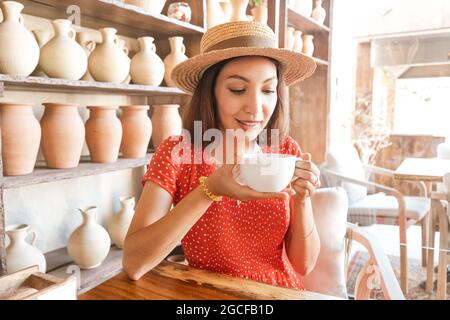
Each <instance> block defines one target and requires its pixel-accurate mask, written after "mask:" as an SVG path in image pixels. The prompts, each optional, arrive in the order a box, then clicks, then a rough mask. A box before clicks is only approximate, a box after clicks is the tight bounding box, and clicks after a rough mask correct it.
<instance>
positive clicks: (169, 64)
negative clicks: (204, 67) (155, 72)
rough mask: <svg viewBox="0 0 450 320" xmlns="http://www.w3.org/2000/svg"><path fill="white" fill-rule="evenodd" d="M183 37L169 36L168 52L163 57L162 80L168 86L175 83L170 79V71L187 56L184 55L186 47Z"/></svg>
mask: <svg viewBox="0 0 450 320" xmlns="http://www.w3.org/2000/svg"><path fill="white" fill-rule="evenodd" d="M183 40H184V39H183V37H171V38H169V43H170V53H169V55H168V56H166V57H165V58H164V66H165V72H164V80H165V82H166V85H167V86H169V87H175V83H174V82H173V81H172V77H171V72H172V70H173V69H174V68H175V67H176V66H177V65H178V64H179V63H181V62H183V61H186V60H187V59H188V57H187V56H186V55H185V53H186V47H185V46H184V43H183Z"/></svg>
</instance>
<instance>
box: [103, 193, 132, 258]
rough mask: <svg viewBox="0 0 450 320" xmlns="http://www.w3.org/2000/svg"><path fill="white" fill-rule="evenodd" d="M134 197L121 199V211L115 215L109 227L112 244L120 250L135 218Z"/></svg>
mask: <svg viewBox="0 0 450 320" xmlns="http://www.w3.org/2000/svg"><path fill="white" fill-rule="evenodd" d="M134 205H135V199H134V197H121V198H120V211H119V212H118V213H117V214H115V215H113V217H112V218H111V221H110V223H109V225H108V232H109V235H110V236H111V240H112V243H114V244H115V245H116V247H118V248H119V249H122V248H123V243H124V241H125V237H126V235H127V232H128V228H129V227H130V224H131V220H132V219H133V216H134Z"/></svg>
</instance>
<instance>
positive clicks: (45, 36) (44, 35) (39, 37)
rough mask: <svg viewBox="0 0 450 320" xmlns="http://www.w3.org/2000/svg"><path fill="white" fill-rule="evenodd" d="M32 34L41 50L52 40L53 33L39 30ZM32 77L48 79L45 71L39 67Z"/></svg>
mask: <svg viewBox="0 0 450 320" xmlns="http://www.w3.org/2000/svg"><path fill="white" fill-rule="evenodd" d="M32 32H33V35H34V37H35V38H36V41H37V43H38V45H39V48H42V47H43V46H44V45H45V44H46V43H47V42H49V41H50V39H51V38H52V32H51V31H50V30H46V29H39V30H33V31H32ZM31 75H32V76H35V77H47V75H46V74H45V72H44V70H42V69H41V67H39V65H38V66H37V67H36V69H35V70H34V71H33V73H32V74H31Z"/></svg>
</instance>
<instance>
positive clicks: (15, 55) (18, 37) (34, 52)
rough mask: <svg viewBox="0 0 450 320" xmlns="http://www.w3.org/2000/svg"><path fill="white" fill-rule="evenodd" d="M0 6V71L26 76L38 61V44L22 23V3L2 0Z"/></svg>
mask: <svg viewBox="0 0 450 320" xmlns="http://www.w3.org/2000/svg"><path fill="white" fill-rule="evenodd" d="M0 8H1V9H2V13H3V17H4V18H3V22H2V23H1V24H0V48H1V50H0V73H3V74H10V75H20V76H28V75H30V74H31V73H32V72H33V71H34V69H36V67H37V65H38V62H39V45H38V43H37V42H36V39H35V38H34V36H33V34H32V33H31V32H30V31H28V30H27V29H26V28H25V26H24V23H23V16H22V15H21V12H22V10H23V8H24V7H23V5H22V4H21V3H19V2H16V1H2V2H1V3H0Z"/></svg>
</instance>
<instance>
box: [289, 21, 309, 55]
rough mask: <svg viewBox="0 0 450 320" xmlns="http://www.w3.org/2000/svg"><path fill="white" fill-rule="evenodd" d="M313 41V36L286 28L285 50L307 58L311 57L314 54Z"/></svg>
mask: <svg viewBox="0 0 450 320" xmlns="http://www.w3.org/2000/svg"><path fill="white" fill-rule="evenodd" d="M313 40H314V36H313V35H310V34H303V32H302V31H300V30H295V29H294V28H292V27H288V28H287V33H286V46H285V48H286V49H289V50H293V51H296V52H301V53H303V54H305V55H307V56H312V55H313V53H314V41H313Z"/></svg>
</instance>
